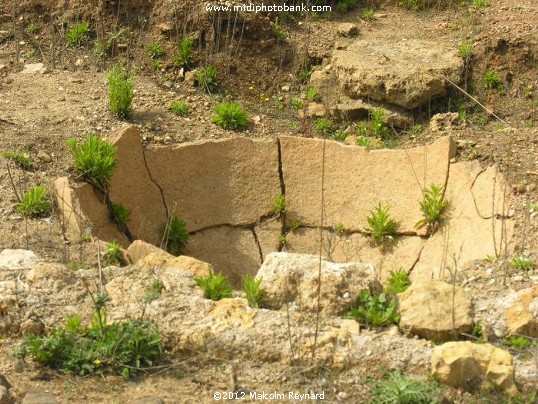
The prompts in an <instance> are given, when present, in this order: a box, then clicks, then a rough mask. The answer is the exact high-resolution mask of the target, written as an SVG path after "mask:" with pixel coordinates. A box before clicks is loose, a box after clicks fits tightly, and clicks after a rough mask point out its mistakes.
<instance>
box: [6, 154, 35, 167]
mask: <svg viewBox="0 0 538 404" xmlns="http://www.w3.org/2000/svg"><path fill="white" fill-rule="evenodd" d="M2 157H4V158H5V159H6V160H10V161H13V162H14V163H15V164H16V165H17V166H19V167H20V168H22V169H23V170H28V169H29V168H31V167H32V159H31V158H30V157H29V156H28V153H27V152H25V151H12V152H4V153H2Z"/></svg>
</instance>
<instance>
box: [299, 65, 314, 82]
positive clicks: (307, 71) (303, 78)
mask: <svg viewBox="0 0 538 404" xmlns="http://www.w3.org/2000/svg"><path fill="white" fill-rule="evenodd" d="M311 75H312V66H311V65H310V63H309V62H305V63H303V66H302V67H301V68H300V69H299V70H298V71H297V73H296V74H295V80H297V83H299V84H305V83H307V82H308V80H310V76H311Z"/></svg>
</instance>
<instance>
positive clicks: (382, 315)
mask: <svg viewBox="0 0 538 404" xmlns="http://www.w3.org/2000/svg"><path fill="white" fill-rule="evenodd" d="M346 317H347V318H352V319H356V320H358V321H360V322H363V323H364V324H366V326H368V327H370V326H373V327H382V326H385V325H389V324H393V323H397V322H398V321H400V316H399V315H398V311H397V305H396V299H393V298H387V296H386V295H385V294H384V293H380V294H379V295H378V296H372V295H371V294H370V292H369V291H367V290H361V292H360V293H359V297H358V298H357V301H356V306H355V307H354V308H353V309H352V310H351V311H350V312H348V313H347V315H346Z"/></svg>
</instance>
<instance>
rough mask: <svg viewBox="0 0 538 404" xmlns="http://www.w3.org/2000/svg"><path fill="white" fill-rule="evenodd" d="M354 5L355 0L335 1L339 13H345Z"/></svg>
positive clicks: (355, 3)
mask: <svg viewBox="0 0 538 404" xmlns="http://www.w3.org/2000/svg"><path fill="white" fill-rule="evenodd" d="M356 5H357V0H339V1H338V3H336V9H337V10H338V11H340V12H341V13H345V12H346V11H348V10H350V9H352V8H353V7H355V6H356Z"/></svg>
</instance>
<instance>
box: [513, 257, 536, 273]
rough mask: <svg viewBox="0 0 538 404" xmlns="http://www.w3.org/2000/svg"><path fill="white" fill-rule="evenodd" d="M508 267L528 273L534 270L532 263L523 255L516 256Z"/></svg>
mask: <svg viewBox="0 0 538 404" xmlns="http://www.w3.org/2000/svg"><path fill="white" fill-rule="evenodd" d="M510 266H511V267H512V268H514V269H523V270H525V271H530V270H531V269H533V268H534V261H533V260H532V259H531V258H529V257H528V256H526V255H525V254H518V255H516V256H515V257H514V258H513V259H512V261H511V262H510Z"/></svg>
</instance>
